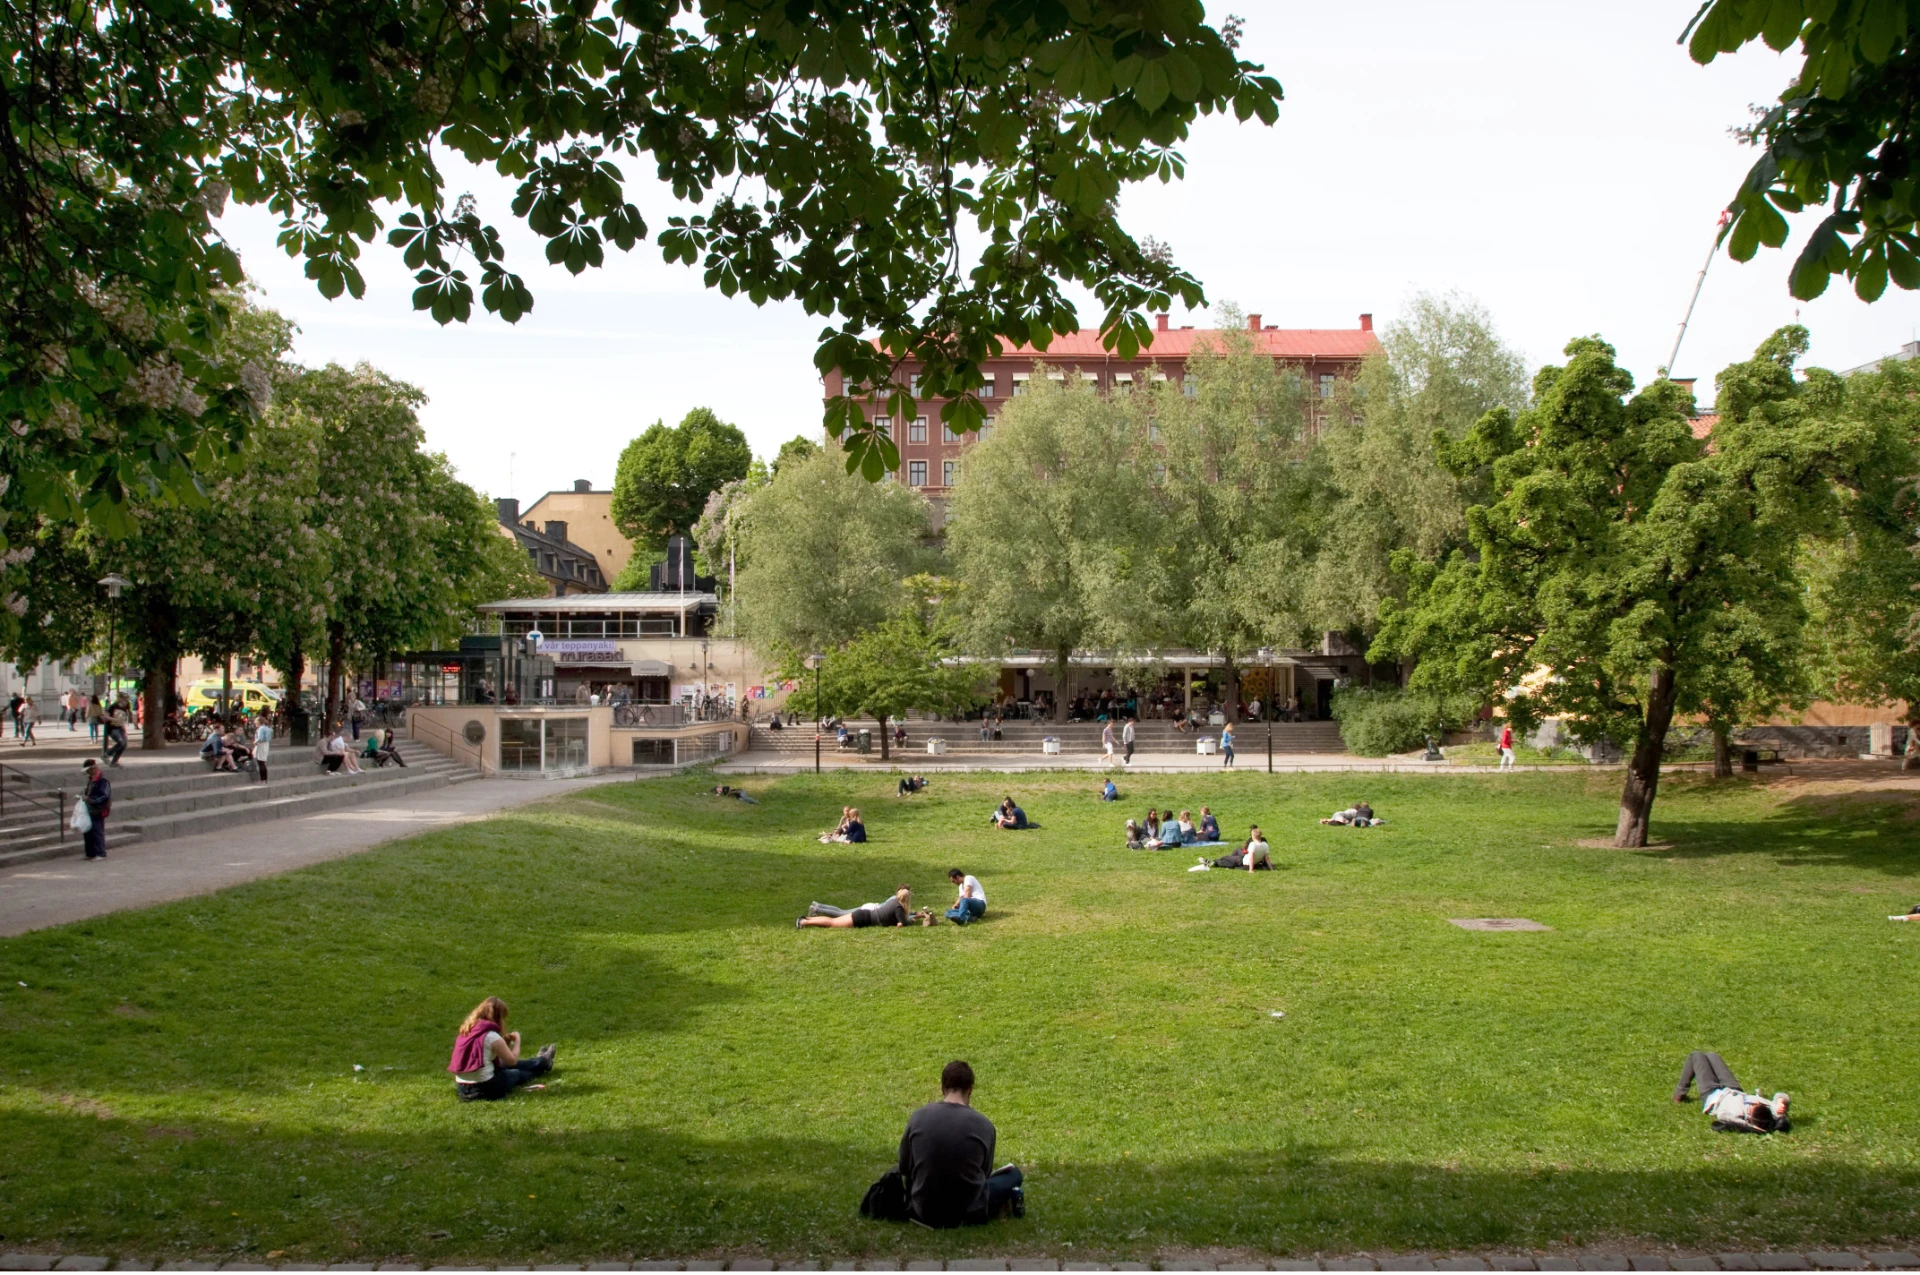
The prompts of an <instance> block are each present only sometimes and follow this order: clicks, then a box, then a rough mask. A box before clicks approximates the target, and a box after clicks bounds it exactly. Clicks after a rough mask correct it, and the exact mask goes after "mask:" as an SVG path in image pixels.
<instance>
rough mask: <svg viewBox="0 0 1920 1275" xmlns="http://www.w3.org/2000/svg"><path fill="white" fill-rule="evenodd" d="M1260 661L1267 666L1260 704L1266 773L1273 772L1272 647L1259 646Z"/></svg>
mask: <svg viewBox="0 0 1920 1275" xmlns="http://www.w3.org/2000/svg"><path fill="white" fill-rule="evenodd" d="M1260 662H1261V663H1262V664H1265V665H1266V666H1267V698H1266V701H1265V702H1264V703H1262V704H1261V705H1260V716H1262V717H1264V718H1266V719H1267V773H1268V774H1269V775H1271V774H1272V773H1273V648H1272V647H1270V646H1263V647H1261V648H1260Z"/></svg>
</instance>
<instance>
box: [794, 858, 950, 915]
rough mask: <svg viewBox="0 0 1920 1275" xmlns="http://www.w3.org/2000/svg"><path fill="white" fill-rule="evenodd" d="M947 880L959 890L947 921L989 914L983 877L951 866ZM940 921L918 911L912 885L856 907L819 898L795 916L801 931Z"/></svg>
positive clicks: (903, 886) (947, 913)
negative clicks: (840, 906) (841, 905)
mask: <svg viewBox="0 0 1920 1275" xmlns="http://www.w3.org/2000/svg"><path fill="white" fill-rule="evenodd" d="M947 880H949V881H951V882H953V885H954V889H955V891H956V892H957V893H956V894H955V896H954V900H953V906H952V907H950V908H948V909H947V912H946V919H947V920H949V921H952V922H953V923H954V924H955V925H966V924H968V923H969V922H972V921H978V920H979V919H980V918H981V917H983V916H985V915H986V914H987V892H986V890H985V889H984V888H982V886H981V885H980V878H978V877H976V876H974V875H973V874H972V873H970V872H962V871H961V870H960V869H958V868H949V869H948V870H947ZM938 920H939V918H938V917H936V916H935V915H934V913H933V911H932V909H930V908H920V909H918V910H917V911H916V910H915V908H914V906H913V887H912V886H910V885H902V886H901V887H900V888H899V889H897V890H895V891H894V892H893V894H892V895H891V896H890V897H888V898H885V899H882V900H880V901H879V902H878V903H862V904H861V905H860V906H859V907H854V908H837V907H834V906H833V905H832V904H830V903H822V902H820V901H819V900H818V899H816V900H814V901H813V902H812V903H809V904H808V905H807V913H806V915H805V916H802V917H797V918H795V920H794V923H793V924H794V928H795V929H800V930H805V929H823V930H864V929H869V928H871V927H873V926H876V925H878V926H886V927H892V928H900V927H904V926H907V925H923V926H924V925H934V924H937V923H938Z"/></svg>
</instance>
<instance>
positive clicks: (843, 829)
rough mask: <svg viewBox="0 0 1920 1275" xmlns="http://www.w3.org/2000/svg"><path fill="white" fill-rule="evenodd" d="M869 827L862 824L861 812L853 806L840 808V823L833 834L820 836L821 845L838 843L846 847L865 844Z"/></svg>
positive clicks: (826, 833) (828, 833)
mask: <svg viewBox="0 0 1920 1275" xmlns="http://www.w3.org/2000/svg"><path fill="white" fill-rule="evenodd" d="M866 840H867V825H866V824H864V823H861V822H860V812H859V811H858V810H856V809H855V808H854V807H852V806H842V807H840V823H839V826H837V827H836V828H834V830H833V831H832V832H823V833H821V834H820V844H821V845H823V846H824V845H830V844H832V843H834V842H838V843H839V844H841V845H844V846H857V845H863V844H865V842H866Z"/></svg>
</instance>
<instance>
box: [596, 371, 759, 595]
mask: <svg viewBox="0 0 1920 1275" xmlns="http://www.w3.org/2000/svg"><path fill="white" fill-rule="evenodd" d="M752 464H753V449H752V448H751V447H749V446H748V445H747V436H746V435H745V434H742V433H741V432H740V431H739V429H738V428H736V427H735V426H732V425H729V424H727V422H725V421H723V420H721V419H720V418H719V417H718V416H715V415H714V414H713V412H712V411H711V410H710V409H708V408H704V407H696V408H694V409H693V410H692V411H690V412H688V413H687V414H686V415H685V416H684V417H682V418H681V419H680V423H679V424H678V425H675V426H672V427H671V428H669V427H668V426H667V425H666V424H665V423H664V422H662V421H655V422H654V423H653V424H652V425H651V426H649V427H648V429H647V431H646V432H645V433H644V434H642V435H640V437H638V438H636V439H634V440H633V441H632V442H630V443H628V444H627V446H626V448H625V450H623V451H622V452H621V453H620V463H619V466H618V467H617V468H616V469H615V470H614V476H613V505H612V515H613V525H614V526H615V527H618V528H619V529H620V534H621V535H623V536H625V537H626V538H627V539H629V540H631V541H633V545H634V549H635V550H636V554H635V557H636V558H639V557H641V555H642V554H643V553H649V552H651V553H657V552H659V551H660V550H663V549H665V548H666V547H667V539H668V538H669V537H671V536H676V535H686V534H688V533H689V532H691V531H692V530H693V524H694V523H696V522H698V521H699V519H700V515H701V513H702V512H703V511H704V510H705V509H706V507H707V499H708V497H710V496H712V495H713V493H714V492H716V491H718V490H719V489H720V488H721V487H722V486H724V485H726V484H727V483H729V482H733V481H735V480H737V479H741V478H745V477H746V476H747V470H748V469H749V468H750V467H751V466H752Z"/></svg>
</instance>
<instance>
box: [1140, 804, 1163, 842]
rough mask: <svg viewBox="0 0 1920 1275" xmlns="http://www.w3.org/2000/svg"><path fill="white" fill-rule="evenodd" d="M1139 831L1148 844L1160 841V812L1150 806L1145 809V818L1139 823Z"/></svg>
mask: <svg viewBox="0 0 1920 1275" xmlns="http://www.w3.org/2000/svg"><path fill="white" fill-rule="evenodd" d="M1140 831H1141V832H1142V833H1144V834H1145V836H1146V840H1147V841H1149V842H1154V841H1158V840H1160V812H1159V811H1157V810H1155V809H1154V808H1153V807H1152V806H1148V807H1147V817H1146V819H1145V820H1143V821H1142V822H1141V824H1140Z"/></svg>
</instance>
